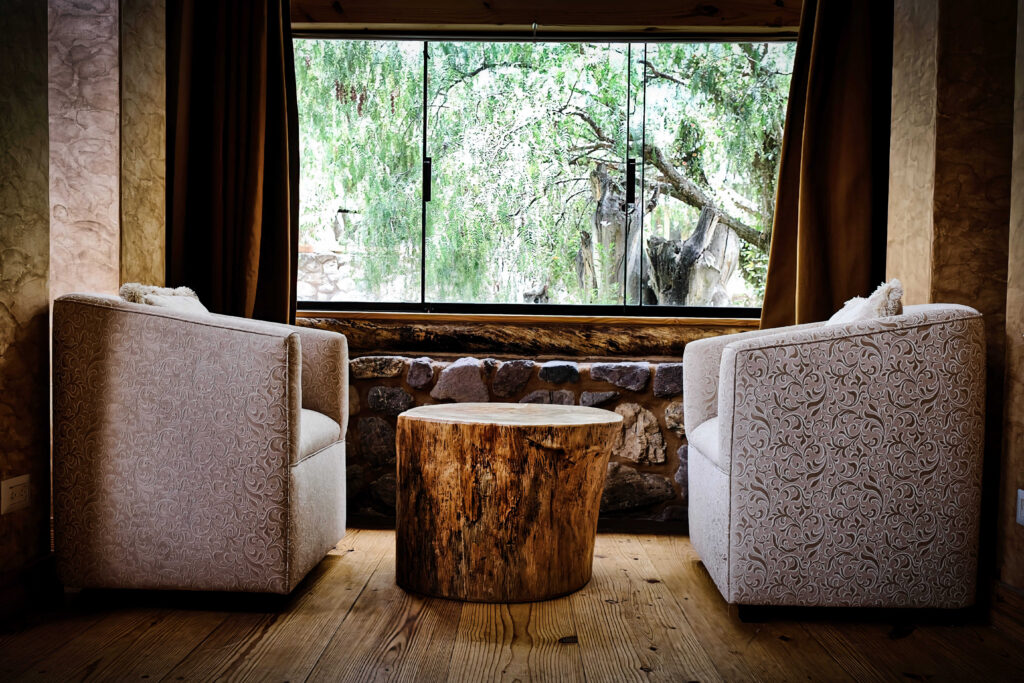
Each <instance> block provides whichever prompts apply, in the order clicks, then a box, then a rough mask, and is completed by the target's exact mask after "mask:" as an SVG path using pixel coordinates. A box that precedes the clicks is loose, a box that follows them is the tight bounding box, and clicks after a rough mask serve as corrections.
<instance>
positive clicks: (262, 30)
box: [167, 0, 299, 322]
mask: <svg viewBox="0 0 1024 683" xmlns="http://www.w3.org/2000/svg"><path fill="white" fill-rule="evenodd" d="M289 5H290V3H289V0H258V1H252V2H238V1H236V2H216V3H197V2H195V0H182V1H180V2H171V3H168V10H167V11H168V18H167V19H168V21H167V26H168V60H167V61H168V88H167V101H168V117H167V118H168V141H167V142H168V150H167V163H168V172H167V178H168V183H167V185H168V187H167V231H168V235H167V280H168V282H167V284H168V285H169V286H179V285H185V286H188V287H192V288H193V289H195V290H196V292H197V293H198V294H199V297H200V299H202V301H203V302H204V303H205V304H206V305H207V307H208V308H209V309H210V310H212V311H215V312H217V313H225V314H229V315H238V316H244V317H254V318H260V319H263V320H272V321H277V322H291V321H293V320H294V316H295V284H296V271H297V263H298V218H299V193H298V187H299V147H298V137H299V135H298V114H297V106H296V100H295V83H294V77H295V73H294V58H293V54H292V40H291V21H290V7H289Z"/></svg>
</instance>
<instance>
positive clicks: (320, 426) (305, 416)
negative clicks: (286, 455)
mask: <svg viewBox="0 0 1024 683" xmlns="http://www.w3.org/2000/svg"><path fill="white" fill-rule="evenodd" d="M299 420H300V421H299V460H302V459H303V458H305V457H306V456H308V455H312V454H313V453H316V452H317V451H319V450H320V449H322V448H326V447H327V446H330V445H331V444H332V443H334V442H335V441H338V440H340V439H341V425H339V424H338V423H337V422H335V421H334V420H332V419H331V418H329V417H327V416H326V415H324V414H323V413H318V412H316V411H315V410H306V409H305V408H303V409H302V415H301V417H300V418H299Z"/></svg>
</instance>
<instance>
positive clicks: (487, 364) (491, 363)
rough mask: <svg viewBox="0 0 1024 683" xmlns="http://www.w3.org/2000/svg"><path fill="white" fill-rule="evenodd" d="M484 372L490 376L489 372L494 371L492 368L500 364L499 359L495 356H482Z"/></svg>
mask: <svg viewBox="0 0 1024 683" xmlns="http://www.w3.org/2000/svg"><path fill="white" fill-rule="evenodd" d="M482 363H483V367H484V373H485V374H486V375H487V376H488V377H490V376H491V373H492V372H494V368H496V367H498V366H499V365H501V361H500V360H498V359H497V358H484V359H483V361H482Z"/></svg>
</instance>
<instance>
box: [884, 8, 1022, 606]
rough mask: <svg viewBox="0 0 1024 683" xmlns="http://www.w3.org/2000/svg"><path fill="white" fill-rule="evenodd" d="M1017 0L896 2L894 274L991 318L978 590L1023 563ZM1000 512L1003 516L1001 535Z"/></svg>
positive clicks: (918, 298) (920, 296)
mask: <svg viewBox="0 0 1024 683" xmlns="http://www.w3.org/2000/svg"><path fill="white" fill-rule="evenodd" d="M1017 5H1018V0H993V1H992V2H985V3H965V2H962V1H959V0H940V1H939V2H937V3H932V2H926V1H925V0H896V3H895V36H894V51H893V76H894V78H893V118H892V125H893V127H892V138H891V150H892V152H891V154H892V170H891V173H892V176H891V178H890V185H889V189H890V199H889V240H888V246H889V250H888V271H889V274H890V276H892V277H899V278H901V279H903V281H904V283H905V284H906V285H907V293H908V295H907V299H908V301H909V302H911V303H920V302H925V301H931V302H952V303H961V304H967V305H969V306H973V307H975V308H977V309H978V310H980V311H981V312H982V313H983V314H984V316H985V326H986V342H987V365H988V391H987V406H988V417H987V424H986V451H985V459H986V460H985V474H984V477H985V483H984V499H983V511H982V513H983V514H982V544H983V547H982V572H983V576H982V579H983V583H982V587H983V589H984V588H985V587H987V578H988V577H989V576H991V575H993V574H995V573H996V567H994V566H993V564H994V563H998V564H1001V565H1002V567H1003V570H1004V571H1003V572H1002V573H1003V575H1004V578H1005V576H1007V575H1008V574H1007V573H1006V571H1005V570H1006V569H1007V568H1009V567H1010V566H1011V565H1013V566H1019V564H1021V563H1024V558H1021V557H1020V554H1019V551H1014V550H1012V549H1009V546H1008V545H1007V540H1006V531H1005V529H1006V524H1005V516H1006V513H1005V512H999V511H998V510H999V508H1000V503H999V499H1000V498H1001V497H1002V498H1003V499H1004V500H1005V491H1006V488H1007V484H1008V483H1009V482H1008V481H1007V477H1008V475H1009V472H1008V471H1007V470H1006V468H1005V467H1004V468H1003V470H1002V472H1000V467H999V460H1000V454H1001V451H1002V450H1003V444H1004V443H1008V442H1009V441H1010V440H1011V439H1012V438H1013V436H1012V434H1011V433H1010V432H1009V431H1007V429H1006V428H1005V425H1004V419H1003V415H1004V405H1003V386H1004V365H1005V360H1006V354H1005V346H1006V337H1007V327H1006V320H1007V310H1008V308H1007V307H1008V305H1009V307H1010V309H1011V310H1012V309H1013V307H1014V303H1013V298H1014V295H1013V294H1012V292H1011V293H1010V295H1009V297H1008V283H1007V277H1008V269H1007V253H1008V248H1009V245H1010V239H1011V235H1010V225H1011V209H1010V203H1011V202H1010V194H1011V193H1010V187H1011V180H1010V174H1011V162H1012V152H1011V150H1012V147H1013V127H1014V124H1013V122H1014V55H1015V50H1016V27H1017ZM1017 225H1018V226H1019V221H1018V223H1017ZM1017 232H1019V227H1018V228H1017ZM1014 239H1015V240H1016V239H1019V238H1018V237H1016V236H1015V237H1014ZM1018 261H1019V258H1018ZM1013 262H1014V259H1013V258H1012V257H1011V258H1010V263H1013ZM1009 286H1010V287H1011V288H1012V286H1013V285H1012V283H1011V284H1010V285H1009ZM1001 492H1002V493H1003V494H1004V495H1003V496H1000V493H1001ZM1005 505H1006V503H1003V504H1002V507H1004V508H1005ZM997 519H1002V520H1004V521H1003V522H1002V523H1001V524H999V526H1000V528H1002V529H1003V531H1001V532H999V534H998V537H997V531H996V529H997ZM997 548H999V549H1001V551H1002V552H999V553H998V554H997V553H996V552H994V551H995V550H996V549H997ZM1020 550H1024V547H1022V548H1021V549H1020ZM1014 571H1019V570H1014Z"/></svg>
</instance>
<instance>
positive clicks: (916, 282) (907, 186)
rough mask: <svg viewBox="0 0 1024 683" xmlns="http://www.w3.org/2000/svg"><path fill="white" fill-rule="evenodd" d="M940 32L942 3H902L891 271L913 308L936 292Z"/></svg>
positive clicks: (895, 80) (892, 146)
mask: <svg viewBox="0 0 1024 683" xmlns="http://www.w3.org/2000/svg"><path fill="white" fill-rule="evenodd" d="M938 30H939V10H938V4H937V3H935V2H933V1H932V0H897V2H896V6H895V15H894V17H893V57H894V59H893V68H892V136H891V138H890V140H889V226H888V258H887V259H886V270H887V272H888V274H887V277H888V278H890V279H891V278H894V277H896V278H899V279H900V280H901V281H902V282H903V287H904V292H905V295H904V301H905V302H906V303H908V304H923V303H927V302H928V301H929V297H930V293H931V267H930V263H931V242H932V229H933V207H932V198H933V197H934V190H935V113H936V111H935V102H936V96H935V88H936V47H937V45H938Z"/></svg>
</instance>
